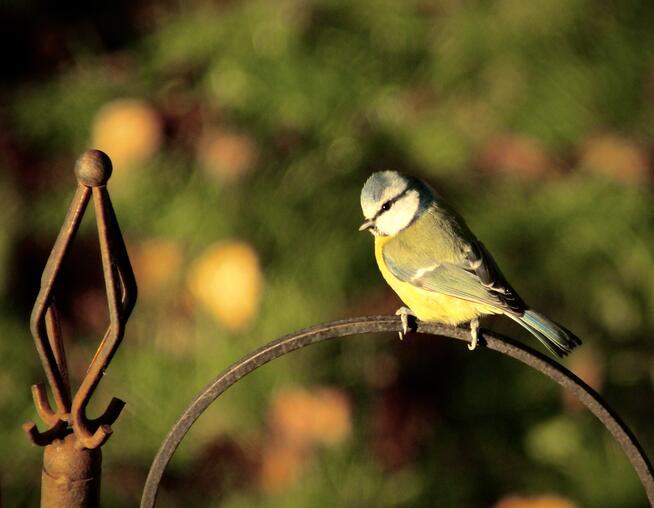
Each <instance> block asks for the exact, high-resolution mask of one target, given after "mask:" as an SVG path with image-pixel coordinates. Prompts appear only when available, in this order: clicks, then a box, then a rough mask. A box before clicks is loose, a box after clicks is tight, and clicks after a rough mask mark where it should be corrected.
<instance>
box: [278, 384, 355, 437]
mask: <svg viewBox="0 0 654 508" xmlns="http://www.w3.org/2000/svg"><path fill="white" fill-rule="evenodd" d="M270 420H271V423H272V427H273V429H274V430H275V431H276V432H277V434H278V435H279V436H280V437H282V438H283V439H284V440H286V441H287V442H292V443H295V444H296V445H297V446H305V445H309V444H312V443H316V444H322V445H328V446H334V445H337V444H339V443H341V442H342V441H343V440H344V439H345V438H347V436H348V435H349V434H350V431H351V414H350V404H349V401H348V399H347V397H346V396H345V394H344V393H343V392H341V391H339V390H336V389H333V388H319V389H314V390H311V391H309V390H301V389H292V390H284V391H281V392H279V393H277V395H276V396H275V398H274V400H273V402H272V406H271V410H270Z"/></svg>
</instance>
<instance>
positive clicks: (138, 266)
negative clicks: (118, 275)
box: [129, 238, 183, 295]
mask: <svg viewBox="0 0 654 508" xmlns="http://www.w3.org/2000/svg"><path fill="white" fill-rule="evenodd" d="M129 251H130V256H131V260H132V268H133V269H134V275H135V276H136V280H137V282H138V287H139V292H141V293H143V294H144V295H145V294H148V295H156V294H157V293H158V292H160V291H161V290H163V289H165V288H166V287H167V286H168V285H169V284H170V283H171V282H173V281H174V280H175V279H176V278H177V276H178V275H179V272H180V269H181V266H182V261H183V253H182V249H181V247H180V245H179V244H177V243H175V242H171V241H169V240H164V239H161V238H151V239H148V240H145V241H143V242H141V243H139V244H134V245H130V249H129Z"/></svg>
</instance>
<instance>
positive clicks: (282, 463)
mask: <svg viewBox="0 0 654 508" xmlns="http://www.w3.org/2000/svg"><path fill="white" fill-rule="evenodd" d="M306 460H307V451H306V450H303V449H301V448H297V447H295V446H288V445H287V444H286V443H283V442H276V441H274V440H271V441H268V442H267V443H266V445H265V447H264V449H263V451H262V455H261V467H260V469H259V484H260V486H261V489H262V490H264V491H265V492H266V493H268V494H279V493H281V492H283V491H284V490H286V489H288V488H289V487H291V486H292V485H293V484H294V483H295V482H296V481H297V480H298V479H299V477H300V474H301V473H302V469H303V468H304V465H305V462H306Z"/></svg>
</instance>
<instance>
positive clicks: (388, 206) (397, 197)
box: [373, 187, 409, 220]
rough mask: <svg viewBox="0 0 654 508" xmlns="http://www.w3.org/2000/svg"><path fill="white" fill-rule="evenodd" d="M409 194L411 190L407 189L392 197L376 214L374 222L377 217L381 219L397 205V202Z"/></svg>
mask: <svg viewBox="0 0 654 508" xmlns="http://www.w3.org/2000/svg"><path fill="white" fill-rule="evenodd" d="M407 192H409V188H408V187H407V188H406V189H404V190H403V191H402V192H400V193H399V194H398V195H397V196H395V197H392V198H391V199H389V200H388V201H386V202H385V203H384V204H383V205H382V206H381V207H380V208H379V211H378V212H377V213H376V214H375V216H374V217H373V220H375V219H376V218H377V217H379V216H380V215H381V214H382V213H384V212H386V211H387V210H389V209H390V208H391V206H393V205H394V204H395V202H396V201H398V200H399V199H400V198H402V196H404V195H405V194H406V193H407Z"/></svg>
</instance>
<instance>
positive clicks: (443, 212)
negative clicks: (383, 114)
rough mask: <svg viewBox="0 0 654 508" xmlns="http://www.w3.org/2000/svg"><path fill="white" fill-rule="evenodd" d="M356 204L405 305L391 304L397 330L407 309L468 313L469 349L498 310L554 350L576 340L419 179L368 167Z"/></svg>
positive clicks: (454, 315) (453, 319)
mask: <svg viewBox="0 0 654 508" xmlns="http://www.w3.org/2000/svg"><path fill="white" fill-rule="evenodd" d="M361 208H362V210H363V215H364V217H365V219H366V220H365V222H364V223H363V224H362V226H361V227H360V228H359V229H360V231H365V230H368V231H370V232H371V233H372V234H373V235H374V237H375V258H376V259H377V264H378V265H379V269H380V271H381V273H382V275H383V277H384V279H386V282H388V284H389V285H390V286H391V288H393V290H394V291H395V292H396V293H397V294H398V295H399V297H400V299H401V300H402V301H403V302H404V303H405V304H406V305H407V306H408V308H407V307H402V308H400V309H399V310H398V312H397V313H398V314H399V315H400V316H401V317H402V328H403V332H401V333H400V338H402V337H403V334H406V333H407V331H408V317H407V316H408V315H412V316H415V317H417V318H418V319H420V320H422V321H430V322H437V323H443V324H447V325H459V324H461V323H466V322H468V321H469V322H470V330H471V336H472V341H471V344H470V345H469V347H470V349H474V348H475V347H476V345H477V337H478V330H479V318H480V317H482V316H487V315H491V314H504V315H505V316H507V317H509V318H511V319H512V320H514V321H515V322H517V323H519V324H520V325H522V326H523V327H525V328H526V329H527V330H529V331H530V332H531V333H532V334H533V335H534V336H535V337H536V338H537V339H538V340H540V341H541V342H542V343H543V344H544V345H545V346H546V347H547V348H548V349H549V350H550V351H551V352H552V353H554V354H556V355H558V356H565V355H567V354H568V353H570V351H572V349H573V348H575V347H576V346H578V345H580V344H581V340H579V338H578V337H576V336H575V335H574V334H573V333H572V332H570V331H569V330H567V329H566V328H564V327H563V326H561V325H559V324H557V323H555V322H553V321H551V320H550V319H548V318H546V317H545V316H543V315H542V314H540V313H538V312H535V311H533V310H531V309H530V308H529V307H528V306H527V304H526V303H525V302H524V301H523V300H522V298H520V296H519V295H518V293H517V292H516V291H515V290H514V289H513V288H512V287H511V286H510V285H509V283H508V282H507V281H506V279H505V278H504V276H503V275H502V272H500V270H499V268H498V267H497V264H496V263H495V261H494V260H493V258H492V257H491V255H490V254H489V252H488V251H487V250H486V248H485V247H484V245H483V244H482V243H481V242H480V241H479V240H477V238H476V237H475V235H474V234H473V233H472V232H471V231H470V229H468V226H467V225H466V223H465V222H464V221H463V219H462V218H461V217H460V216H459V215H457V213H456V212H454V210H452V209H451V208H449V207H448V206H447V205H446V204H445V203H444V202H443V200H442V199H441V197H440V196H439V195H438V194H437V193H436V192H435V191H434V190H433V189H432V188H431V187H429V186H428V185H427V184H425V183H424V182H422V181H421V180H418V179H417V178H413V177H411V176H408V175H403V174H400V173H398V172H396V171H381V172H378V173H373V174H372V175H371V176H370V178H368V180H367V181H366V183H365V185H364V186H363V189H362V191H361Z"/></svg>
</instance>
